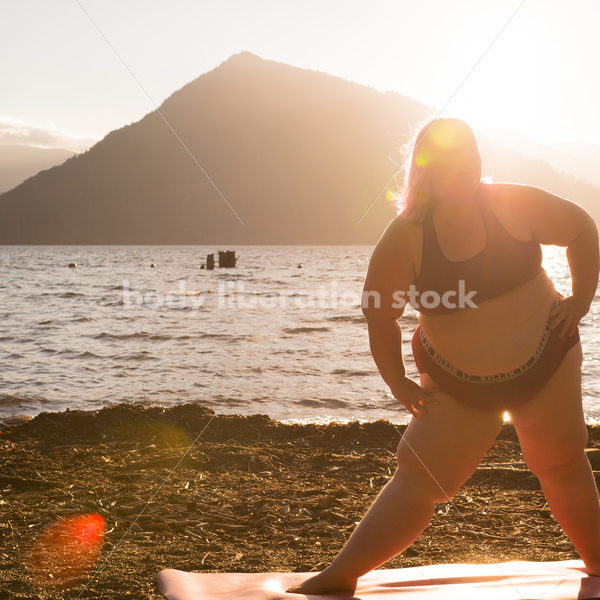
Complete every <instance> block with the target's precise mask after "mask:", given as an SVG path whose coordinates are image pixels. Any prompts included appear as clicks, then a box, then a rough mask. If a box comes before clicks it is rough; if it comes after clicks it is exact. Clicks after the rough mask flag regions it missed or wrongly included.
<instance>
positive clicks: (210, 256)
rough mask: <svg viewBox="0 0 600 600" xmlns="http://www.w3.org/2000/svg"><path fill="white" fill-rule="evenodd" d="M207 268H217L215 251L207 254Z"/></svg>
mask: <svg viewBox="0 0 600 600" xmlns="http://www.w3.org/2000/svg"><path fill="white" fill-rule="evenodd" d="M206 268H207V269H214V268H215V255H214V253H213V254H207V255H206Z"/></svg>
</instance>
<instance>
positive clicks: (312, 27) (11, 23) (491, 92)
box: [0, 0, 600, 146]
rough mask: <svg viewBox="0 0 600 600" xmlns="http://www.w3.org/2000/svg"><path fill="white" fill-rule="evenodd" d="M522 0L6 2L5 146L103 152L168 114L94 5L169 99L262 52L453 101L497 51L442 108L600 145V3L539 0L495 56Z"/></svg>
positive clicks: (432, 100)
mask: <svg viewBox="0 0 600 600" xmlns="http://www.w3.org/2000/svg"><path fill="white" fill-rule="evenodd" d="M520 4H521V0H453V1H452V2H449V1H448V0H429V1H427V0H411V1H410V2H408V1H407V2H405V1H402V0H396V1H377V0H369V1H368V2H367V1H362V0H352V1H351V2H348V1H347V0H346V1H341V0H339V1H328V0H301V1H295V0H294V1H292V0H272V1H271V0H235V1H233V0H215V1H213V2H208V1H196V2H193V1H191V0H170V1H169V2H162V1H158V0H122V1H120V2H117V1H116V0H52V1H51V2H49V1H48V0H2V3H1V8H0V51H1V55H2V57H3V60H2V61H1V63H0V86H1V88H0V89H1V94H0V141H4V142H6V141H8V140H14V141H19V140H20V138H23V139H30V140H32V141H36V140H38V139H41V140H46V141H45V142H42V143H45V144H49V145H67V144H71V145H74V146H89V145H90V142H89V139H86V138H89V137H93V138H100V137H103V136H104V135H106V133H108V132H109V131H110V130H112V129H115V128H117V127H121V126H123V125H125V124H128V123H131V122H133V121H137V120H139V119H140V118H142V117H143V115H145V114H146V113H148V112H150V111H151V110H153V109H154V105H153V104H152V103H151V102H150V101H149V100H148V98H147V96H146V95H145V94H144V92H143V91H142V90H141V89H140V87H139V85H138V84H137V83H136V81H135V79H134V78H133V77H132V76H131V74H130V73H128V71H127V70H126V69H125V67H124V66H123V64H122V63H121V62H120V61H119V59H118V58H117V57H116V56H115V54H114V53H113V51H112V50H111V48H110V46H109V45H108V44H107V42H106V41H105V39H104V38H103V37H102V35H101V34H100V33H99V32H98V30H97V29H96V28H95V27H94V25H93V24H92V23H91V22H90V20H89V18H88V17H87V16H86V14H85V12H84V11H83V10H82V8H81V7H80V5H81V6H82V7H83V8H84V9H85V11H86V12H88V13H89V15H90V16H91V18H92V19H93V21H94V22H95V23H96V25H97V26H98V27H99V28H100V30H101V31H102V32H103V34H104V35H105V36H106V38H107V39H108V40H109V42H110V44H112V46H113V47H114V48H115V50H116V51H117V52H118V54H119V55H120V56H121V58H122V60H123V61H124V62H125V63H126V64H127V66H128V67H129V69H131V71H132V72H133V74H134V75H135V77H136V78H137V79H138V80H139V81H140V83H141V84H142V86H143V87H144V88H145V89H146V90H147V92H148V94H149V95H150V96H151V97H152V99H153V100H154V102H156V104H157V105H158V104H160V103H161V102H162V101H163V100H164V99H165V98H166V97H167V96H169V95H170V94H171V93H172V92H173V91H175V90H176V89H178V88H180V87H182V86H183V85H185V84H186V83H187V82H189V81H190V80H192V79H194V78H196V77H198V76H199V75H201V74H202V73H205V72H206V71H209V70H211V69H213V68H214V67H215V66H217V65H218V64H219V63H221V62H222V61H224V60H226V59H227V58H228V57H229V56H231V55H232V54H235V53H237V52H240V51H242V50H249V51H250V52H253V53H255V54H258V55H259V56H261V57H263V58H268V59H273V60H277V61H280V62H285V63H289V64H292V65H295V66H299V67H306V68H310V69H316V70H319V71H324V72H326V73H330V74H332V75H337V76H339V77H343V78H345V79H350V80H353V81H356V82H359V83H362V84H365V85H369V86H371V87H374V88H376V89H379V90H394V91H397V92H400V93H401V94H404V95H406V96H410V97H412V98H415V99H418V100H420V101H422V102H424V103H426V104H428V105H431V106H435V107H437V108H441V107H442V106H443V105H444V104H445V103H446V102H447V101H448V99H449V98H450V97H451V96H452V95H453V94H454V92H455V91H456V89H457V88H458V87H459V85H460V83H461V82H462V81H463V79H464V78H465V76H466V75H467V74H468V73H469V71H470V70H471V69H472V68H473V66H474V65H475V63H477V61H479V59H481V60H480V62H479V63H478V64H477V66H476V67H475V70H474V71H473V72H472V73H471V75H470V77H469V78H468V80H467V81H466V83H464V84H463V85H462V87H461V88H460V89H459V90H458V92H457V93H456V95H455V96H454V97H453V99H452V101H451V103H450V104H449V105H448V107H447V108H446V109H445V110H444V112H443V113H442V115H445V114H452V115H453V116H460V117H462V118H465V119H467V120H468V121H469V122H470V123H471V124H472V125H473V126H474V127H477V126H479V125H488V126H505V125H510V126H512V127H514V128H516V129H520V130H521V131H523V132H525V133H527V134H529V135H531V136H532V137H535V138H537V139H541V140H544V139H560V138H569V139H584V140H593V141H597V142H600V111H599V110H598V106H599V105H600V77H599V76H598V59H599V58H600V36H599V35H598V30H599V28H600V2H599V1H598V0H574V1H573V2H571V3H567V2H565V1H564V0H561V1H559V0H525V4H524V5H523V6H522V7H521V8H520V10H519V11H518V12H517V14H516V15H515V17H514V18H513V19H512V20H511V21H510V23H509V24H508V25H507V26H506V28H505V29H504V31H503V32H502V33H501V34H500V36H499V37H498V39H497V40H496V41H495V43H494V44H493V45H492V47H491V48H490V50H489V51H488V52H487V53H486V54H485V55H484V56H483V58H481V57H482V55H483V54H484V52H485V50H486V48H487V47H488V45H489V44H490V43H491V42H492V40H493V39H494V37H495V36H496V35H497V33H498V32H499V31H500V29H501V28H502V27H503V26H504V25H505V24H506V22H507V21H508V20H509V19H510V16H511V14H512V13H513V12H514V10H515V9H516V8H517V7H518V6H519V5H520ZM27 136H29V137H27ZM78 137H80V138H82V139H80V140H78V139H77V138H78ZM72 138H73V139H72ZM48 140H52V141H51V142H48Z"/></svg>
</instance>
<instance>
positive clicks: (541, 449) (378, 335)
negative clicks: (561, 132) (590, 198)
mask: <svg viewBox="0 0 600 600" xmlns="http://www.w3.org/2000/svg"><path fill="white" fill-rule="evenodd" d="M402 200H403V203H402V207H401V208H402V210H401V212H400V213H399V214H398V216H397V217H396V218H395V219H393V220H392V221H391V223H390V224H389V225H388V227H387V229H386V231H385V232H384V234H383V235H382V237H381V239H380V240H379V242H378V244H377V246H376V247H375V249H374V251H373V253H372V256H371V260H370V263H369V269H368V273H367V277H366V281H365V286H364V293H363V313H364V315H365V317H366V319H367V324H368V330H369V340H370V346H371V352H372V354H373V358H374V360H375V363H376V365H377V367H378V369H379V372H380V373H381V376H382V377H383V379H384V381H385V382H386V384H387V385H388V386H389V388H390V390H391V392H392V394H393V395H394V397H395V398H396V399H397V400H398V401H399V402H401V403H402V404H403V405H404V406H405V407H406V409H407V410H408V411H409V412H410V413H411V414H412V418H411V421H410V423H409V425H408V427H407V428H406V430H405V432H404V434H403V436H402V438H401V440H400V442H399V444H398V447H397V450H396V458H397V466H396V470H395V472H394V475H393V477H392V478H391V479H390V480H389V481H388V483H387V484H386V485H385V486H384V488H383V489H382V490H381V492H380V493H379V495H378V496H377V498H376V499H375V501H374V502H373V504H372V505H371V507H370V508H369V510H368V511H367V513H366V514H365V516H364V517H363V519H362V520H361V522H360V523H359V525H358V526H357V527H356V529H355V530H354V532H353V533H352V535H351V536H350V538H349V539H348V540H347V542H346V543H345V545H344V547H343V548H342V549H341V550H340V552H339V553H338V555H337V556H336V557H335V558H334V559H333V561H332V562H331V564H330V565H329V566H328V567H327V568H326V569H324V570H323V571H321V572H320V573H318V574H317V575H315V576H313V577H311V578H309V579H307V580H306V581H304V582H303V583H302V584H300V585H298V586H295V587H293V588H290V589H289V590H287V591H288V592H294V593H302V594H319V593H321V594H326V593H332V592H336V591H350V592H353V591H354V590H355V588H356V583H357V579H358V578H359V577H360V576H361V575H364V574H365V573H367V572H368V571H370V570H372V569H374V568H377V567H379V566H380V565H382V564H383V563H384V562H386V561H387V560H389V559H391V558H393V557H394V556H396V555H397V554H399V553H401V552H402V551H403V550H405V549H406V548H407V547H408V546H410V544H412V543H413V542H414V541H415V540H416V539H417V538H418V537H419V536H420V534H421V533H422V532H423V530H424V529H425V528H426V527H427V525H428V524H429V522H430V520H431V518H432V516H433V510H434V507H435V505H436V504H437V503H440V502H448V501H449V500H450V499H451V498H452V497H453V496H454V495H455V494H456V492H457V491H458V490H459V489H460V487H461V486H462V485H463V483H464V482H465V481H466V480H467V479H468V478H469V477H470V476H471V475H472V473H473V472H474V471H475V469H476V468H477V466H478V464H479V463H480V461H481V459H482V458H483V456H484V455H485V453H486V452H487V450H488V449H489V447H490V446H491V445H492V443H493V442H494V440H495V439H496V436H497V435H498V433H499V431H500V429H501V427H502V424H503V414H504V411H508V412H509V413H510V417H511V421H512V423H513V424H514V427H515V429H516V431H517V434H518V437H519V441H520V444H521V450H522V452H523V457H524V459H525V461H526V463H527V466H528V468H529V469H530V470H531V471H532V472H533V473H534V474H535V475H536V476H537V477H538V479H539V481H540V484H541V487H542V490H543V492H544V494H545V497H546V500H547V502H548V505H549V507H550V509H551V510H552V513H553V515H554V517H555V518H556V520H557V521H558V523H559V524H560V525H561V527H562V528H563V530H564V531H565V533H566V534H567V536H568V537H569V538H570V539H571V541H572V542H573V545H574V546H575V548H576V550H577V552H578V553H579V555H580V557H581V559H582V560H583V561H584V564H585V566H586V569H587V572H588V573H589V574H592V575H599V576H600V503H599V501H598V491H597V488H596V483H595V480H594V476H593V472H592V470H591V467H590V464H589V461H588V459H587V456H586V454H585V447H586V445H587V440H588V437H587V435H588V434H587V427H586V424H585V421H584V415H583V409H582V400H581V367H582V358H583V357H582V346H581V340H580V337H579V328H578V325H579V321H580V320H581V319H582V318H583V317H584V316H585V315H586V314H587V312H588V311H589V309H590V305H591V303H592V300H593V299H594V296H595V293H596V287H597V284H598V271H599V246H598V230H597V228H596V225H595V222H594V220H593V219H592V218H591V216H590V215H589V214H588V213H587V212H586V211H585V210H584V209H583V208H581V207H580V206H579V205H577V204H575V203H574V202H571V201H569V200H566V199H563V198H561V197H559V196H555V195H553V194H550V193H549V192H546V191H545V190H543V189H540V188H536V187H533V186H529V185H520V184H513V183H492V182H484V181H482V179H481V158H480V155H479V151H478V147H477V142H476V139H475V136H474V134H473V132H472V131H471V129H470V128H469V126H468V125H467V124H466V123H465V122H464V121H461V120H459V119H434V120H433V121H430V122H429V123H427V124H426V125H425V126H424V127H423V128H422V129H421V130H420V131H419V133H418V134H417V135H416V137H415V139H414V142H413V143H412V145H411V155H410V156H409V163H408V166H407V169H406V183H405V186H404V190H403V196H402ZM540 244H552V245H558V246H563V247H565V246H566V248H567V259H568V262H569V267H570V271H571V280H572V294H571V295H570V296H567V297H563V296H562V295H561V294H560V293H558V292H557V291H556V290H555V288H554V284H553V282H552V280H551V279H550V277H549V276H548V274H547V273H546V271H545V269H544V268H543V267H542V253H541V247H540ZM406 303H410V304H411V306H413V307H414V308H415V310H417V311H418V312H419V324H418V327H417V328H416V330H415V332H414V335H413V337H412V352H413V357H414V360H415V364H416V366H417V369H418V371H419V379H420V382H419V383H417V382H416V381H413V380H412V379H410V378H408V377H407V376H406V372H405V368H404V362H403V357H402V329H401V326H400V323H399V319H400V317H401V316H402V314H403V312H404V310H405V307H406Z"/></svg>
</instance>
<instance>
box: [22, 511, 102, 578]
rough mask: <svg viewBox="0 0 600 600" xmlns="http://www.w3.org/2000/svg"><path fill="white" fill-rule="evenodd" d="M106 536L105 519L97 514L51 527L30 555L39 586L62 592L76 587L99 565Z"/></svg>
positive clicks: (43, 532)
mask: <svg viewBox="0 0 600 600" xmlns="http://www.w3.org/2000/svg"><path fill="white" fill-rule="evenodd" d="M104 533H105V524H104V518H103V517H102V516H101V515H98V514H84V515H74V516H72V517H66V518H64V519H61V520H60V521H58V522H56V523H51V524H50V525H48V526H47V527H46V528H45V529H44V530H43V531H42V532H41V533H40V535H39V536H38V538H37V539H36V540H35V542H34V544H33V546H32V548H31V550H30V551H29V556H28V563H29V567H30V569H31V573H32V575H33V577H34V579H35V581H36V583H38V584H39V585H46V586H55V587H61V588H66V587H70V586H72V585H74V584H76V583H77V582H78V581H79V580H80V579H81V578H82V577H84V576H85V575H86V574H87V573H88V572H89V570H90V569H91V568H92V567H93V566H94V564H95V563H96V562H97V560H98V558H99V556H100V551H101V550H102V544H103V541H104Z"/></svg>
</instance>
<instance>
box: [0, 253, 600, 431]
mask: <svg viewBox="0 0 600 600" xmlns="http://www.w3.org/2000/svg"><path fill="white" fill-rule="evenodd" d="M234 248H235V250H236V251H237V253H238V255H239V256H240V258H239V260H238V266H237V268H235V269H218V268H216V269H215V270H214V271H210V270H206V269H201V268H200V264H201V263H203V262H204V261H205V258H206V254H207V253H208V252H216V251H217V250H219V249H222V250H225V249H228V248H225V247H223V248H218V247H203V246H0V319H1V320H0V420H2V419H6V418H7V417H11V416H15V415H31V416H33V415H36V414H38V413H39V412H41V411H61V410H65V409H67V408H71V409H96V408H101V407H103V406H106V405H108V404H111V403H115V402H123V401H133V402H146V403H148V404H164V405H173V404H179V403H185V402H193V401H199V402H202V403H206V404H208V405H210V406H211V407H212V408H213V409H214V410H216V411H217V412H219V413H227V414H232V413H245V414H256V413H262V414H267V415H269V416H270V417H272V418H274V419H280V420H284V421H286V420H296V421H306V420H308V421H316V422H327V421H330V420H337V421H342V422H343V421H346V420H349V419H359V420H376V419H380V418H386V419H389V420H391V421H393V422H395V423H405V422H407V421H408V420H409V415H408V413H407V412H406V411H405V410H404V407H403V406H402V405H401V404H400V403H399V402H397V401H396V400H394V399H393V398H392V397H391V396H390V394H389V392H388V388H387V386H386V385H385V384H384V382H383V380H382V379H381V377H380V375H379V374H378V372H377V369H376V367H375V364H374V362H373V359H372V357H371V354H370V352H369V342H368V335H367V328H366V323H365V320H364V318H363V317H362V314H361V311H360V307H359V294H360V292H361V290H362V285H363V280H364V276H365V273H366V268H367V264H368V260H369V256H370V252H371V247H367V246H235V247H231V249H234ZM543 252H544V268H545V269H546V271H547V272H548V274H549V275H550V277H552V279H553V281H554V284H555V287H556V289H557V290H558V291H559V292H561V293H562V294H564V295H569V294H570V292H571V284H570V278H569V271H568V265H567V261H566V255H565V249H564V248H559V247H554V246H543ZM72 262H74V263H77V267H76V268H68V265H69V263H72ZM299 263H301V264H302V265H303V268H298V264H299ZM152 264H155V265H156V266H155V267H154V268H153V267H151V265H152ZM598 312H599V304H598V297H597V298H596V300H595V301H594V303H593V306H592V309H591V311H590V312H589V313H588V315H586V317H585V318H584V319H583V321H582V322H581V323H580V332H581V337H582V343H583V349H584V365H583V392H584V405H585V409H586V415H587V419H588V422H590V423H595V422H598V419H599V418H600V386H599V383H598V381H599V377H598V375H599V373H598V371H599V367H598V361H597V359H596V357H597V356H598V349H599V342H600V334H599V326H598ZM401 324H402V325H403V346H404V361H405V365H406V369H407V375H408V376H409V377H412V378H414V379H415V380H416V381H418V374H417V370H416V368H415V365H414V362H413V359H412V353H411V348H410V340H411V336H412V334H413V332H414V329H415V327H416V325H417V312H416V311H415V310H414V309H413V308H412V307H410V306H408V307H407V308H406V311H405V313H404V315H403V317H402V319H401Z"/></svg>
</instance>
